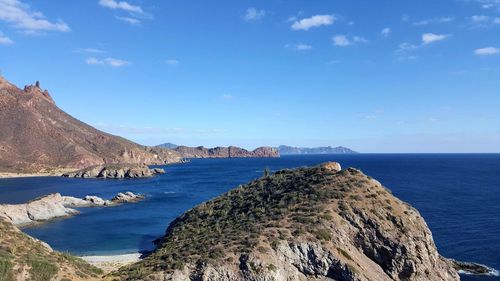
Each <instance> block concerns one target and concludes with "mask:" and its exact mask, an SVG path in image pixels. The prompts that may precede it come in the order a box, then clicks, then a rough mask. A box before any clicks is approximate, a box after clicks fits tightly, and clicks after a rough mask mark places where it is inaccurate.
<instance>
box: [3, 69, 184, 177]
mask: <svg viewBox="0 0 500 281" xmlns="http://www.w3.org/2000/svg"><path fill="white" fill-rule="evenodd" d="M0 132H1V133H0V172H18V173H40V172H47V173H48V172H51V171H59V170H63V169H82V168H85V167H89V166H93V165H102V164H107V163H140V164H142V163H145V164H148V165H155V164H158V165H161V164H166V163H172V162H179V161H180V160H181V158H182V157H181V156H180V155H179V153H177V152H175V151H172V150H168V149H163V148H159V147H147V146H142V145H139V144H136V143H134V142H131V141H129V140H126V139H124V138H121V137H117V136H114V135H111V134H107V133H104V132H102V131H99V130H97V129H95V128H93V127H91V126H89V125H87V124H85V123H83V122H80V121H79V120H77V119H75V118H73V117H71V116H70V115H68V114H67V113H65V112H64V111H62V110H61V109H59V108H58V107H57V106H56V105H55V103H54V100H53V99H52V97H51V96H50V94H49V93H48V92H47V91H46V90H45V91H44V90H42V88H41V87H40V84H39V83H38V82H37V83H36V84H35V85H30V86H26V87H25V88H24V89H19V88H18V87H16V86H14V85H13V84H11V83H9V82H8V81H7V80H5V79H4V78H3V77H1V76H0Z"/></svg>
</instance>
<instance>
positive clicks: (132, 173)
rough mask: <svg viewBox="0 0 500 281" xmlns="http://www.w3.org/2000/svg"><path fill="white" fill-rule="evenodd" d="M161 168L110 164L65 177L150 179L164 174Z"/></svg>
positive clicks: (64, 175)
mask: <svg viewBox="0 0 500 281" xmlns="http://www.w3.org/2000/svg"><path fill="white" fill-rule="evenodd" d="M164 173H165V170H163V169H161V168H153V169H151V168H149V167H148V166H147V165H138V164H108V165H98V166H92V167H88V168H85V169H82V170H78V171H75V172H70V173H65V174H63V177H69V178H104V179H135V178H148V177H152V176H154V175H158V174H164Z"/></svg>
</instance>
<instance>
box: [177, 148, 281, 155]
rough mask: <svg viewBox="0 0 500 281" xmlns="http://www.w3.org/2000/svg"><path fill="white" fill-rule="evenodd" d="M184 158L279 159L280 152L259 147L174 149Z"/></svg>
mask: <svg viewBox="0 0 500 281" xmlns="http://www.w3.org/2000/svg"><path fill="white" fill-rule="evenodd" d="M174 151H176V152H178V153H179V154H181V155H182V157H184V158H251V157H260V158H262V157H279V153H278V150H277V149H275V148H272V147H259V148H257V149H255V150H253V151H248V150H246V149H243V148H240V147H236V146H229V147H214V148H206V147H203V146H198V147H188V146H178V147H176V148H175V149H174Z"/></svg>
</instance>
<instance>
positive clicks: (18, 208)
mask: <svg viewBox="0 0 500 281" xmlns="http://www.w3.org/2000/svg"><path fill="white" fill-rule="evenodd" d="M143 198H144V196H143V195H139V194H134V193H132V192H125V193H118V194H117V195H116V196H115V197H114V198H113V199H111V200H105V199H102V198H100V197H97V196H89V195H87V196H85V198H83V199H80V198H75V197H71V196H62V195H61V194H59V193H55V194H50V195H47V196H44V197H41V198H38V199H35V200H33V201H30V202H28V203H25V204H4V205H0V215H1V216H3V217H5V218H7V219H8V220H9V221H10V222H11V223H12V224H14V225H28V224H32V223H36V222H44V221H48V220H51V219H55V218H62V217H68V216H72V215H76V214H78V213H79V212H78V211H77V210H75V209H72V208H74V207H95V206H114V205H117V204H122V203H129V202H136V201H139V200H141V199H143Z"/></svg>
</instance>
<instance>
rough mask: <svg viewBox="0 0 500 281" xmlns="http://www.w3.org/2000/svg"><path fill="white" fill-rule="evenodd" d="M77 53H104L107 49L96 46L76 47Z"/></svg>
mask: <svg viewBox="0 0 500 281" xmlns="http://www.w3.org/2000/svg"><path fill="white" fill-rule="evenodd" d="M75 53H81V54H104V53H106V51H104V50H101V49H95V48H80V49H76V50H75Z"/></svg>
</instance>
